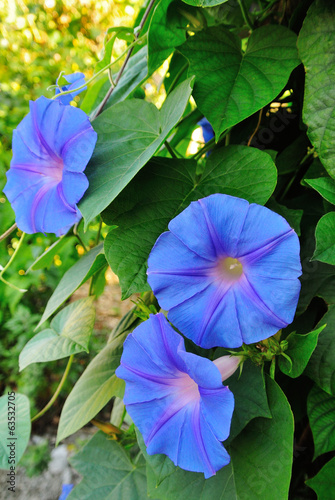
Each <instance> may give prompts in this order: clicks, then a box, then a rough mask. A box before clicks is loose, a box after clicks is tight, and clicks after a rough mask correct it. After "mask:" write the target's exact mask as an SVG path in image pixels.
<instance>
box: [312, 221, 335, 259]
mask: <svg viewBox="0 0 335 500" xmlns="http://www.w3.org/2000/svg"><path fill="white" fill-rule="evenodd" d="M315 240H316V248H315V251H314V254H313V257H312V260H318V261H320V262H325V263H326V264H332V265H334V264H335V212H329V213H328V214H326V215H324V216H323V217H321V219H320V220H319V222H318V224H317V226H316V229H315Z"/></svg>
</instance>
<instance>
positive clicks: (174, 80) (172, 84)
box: [167, 63, 188, 95]
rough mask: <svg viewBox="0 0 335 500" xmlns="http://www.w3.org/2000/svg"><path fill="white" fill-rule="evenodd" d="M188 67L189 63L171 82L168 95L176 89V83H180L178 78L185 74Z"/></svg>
mask: <svg viewBox="0 0 335 500" xmlns="http://www.w3.org/2000/svg"><path fill="white" fill-rule="evenodd" d="M187 67H188V63H186V64H185V65H184V66H183V67H182V68H180V70H179V71H178V72H177V74H176V76H175V77H174V79H173V80H172V82H171V85H170V87H169V91H168V92H167V95H169V94H170V93H171V92H172V90H173V89H174V88H175V85H176V82H177V81H178V78H179V77H180V76H181V75H182V74H183V72H184V71H185V70H186V68H187Z"/></svg>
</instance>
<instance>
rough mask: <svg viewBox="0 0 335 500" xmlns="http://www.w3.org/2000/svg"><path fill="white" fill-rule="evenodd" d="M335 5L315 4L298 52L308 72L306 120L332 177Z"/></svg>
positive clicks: (334, 157) (319, 0)
mask: <svg viewBox="0 0 335 500" xmlns="http://www.w3.org/2000/svg"><path fill="white" fill-rule="evenodd" d="M334 24H335V5H334V4H333V2H328V1H327V0H316V1H315V2H313V3H312V5H311V7H310V8H309V10H308V13H307V16H306V18H305V20H304V23H303V26H302V28H301V30H300V34H299V39H298V49H299V55H300V57H301V60H302V62H303V64H304V66H305V69H306V82H305V96H304V107H303V119H304V122H305V123H306V124H307V125H308V130H307V134H308V137H309V139H310V141H311V143H312V144H313V146H315V149H316V151H317V153H318V154H319V157H320V160H321V162H322V164H323V165H324V167H325V168H326V170H327V171H328V173H329V175H331V176H332V177H335V89H334V78H335V52H334V50H332V47H334V44H335V31H334Z"/></svg>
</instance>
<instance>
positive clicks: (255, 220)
mask: <svg viewBox="0 0 335 500" xmlns="http://www.w3.org/2000/svg"><path fill="white" fill-rule="evenodd" d="M291 234H293V235H295V233H294V230H293V229H292V228H291V227H290V225H289V223H288V222H287V221H286V220H285V219H284V217H282V216H281V215H279V214H277V213H275V212H273V211H272V210H270V209H268V208H266V207H262V206H261V205H256V204H255V203H252V204H251V205H250V206H249V210H248V213H247V215H246V218H245V221H244V225H243V231H242V232H241V235H240V237H239V243H238V255H237V257H241V256H242V255H246V254H249V253H251V252H254V251H255V250H259V249H262V248H264V247H267V246H268V245H271V244H275V243H276V242H277V241H281V239H282V238H283V237H285V236H286V235H291ZM295 237H296V239H297V240H298V237H297V236H296V235H295ZM298 245H299V243H298ZM298 255H299V249H298Z"/></svg>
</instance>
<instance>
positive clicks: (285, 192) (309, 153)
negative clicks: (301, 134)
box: [279, 148, 314, 202]
mask: <svg viewBox="0 0 335 500" xmlns="http://www.w3.org/2000/svg"><path fill="white" fill-rule="evenodd" d="M312 154H314V148H311V149H310V150H309V151H307V153H306V154H305V156H304V157H303V159H302V160H301V162H300V163H299V165H298V168H297V170H296V172H295V174H294V175H293V177H292V178H291V179H290V182H289V183H288V184H287V186H286V188H285V189H284V191H283V193H282V195H281V196H280V198H279V202H281V201H283V199H284V198H285V196H286V195H287V193H288V192H289V190H290V189H291V187H292V184H293V183H294V181H295V180H296V178H297V176H298V174H299V171H300V168H301V167H302V165H303V164H304V163H305V162H306V160H308V158H309V157H310V156H311V155H312Z"/></svg>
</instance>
